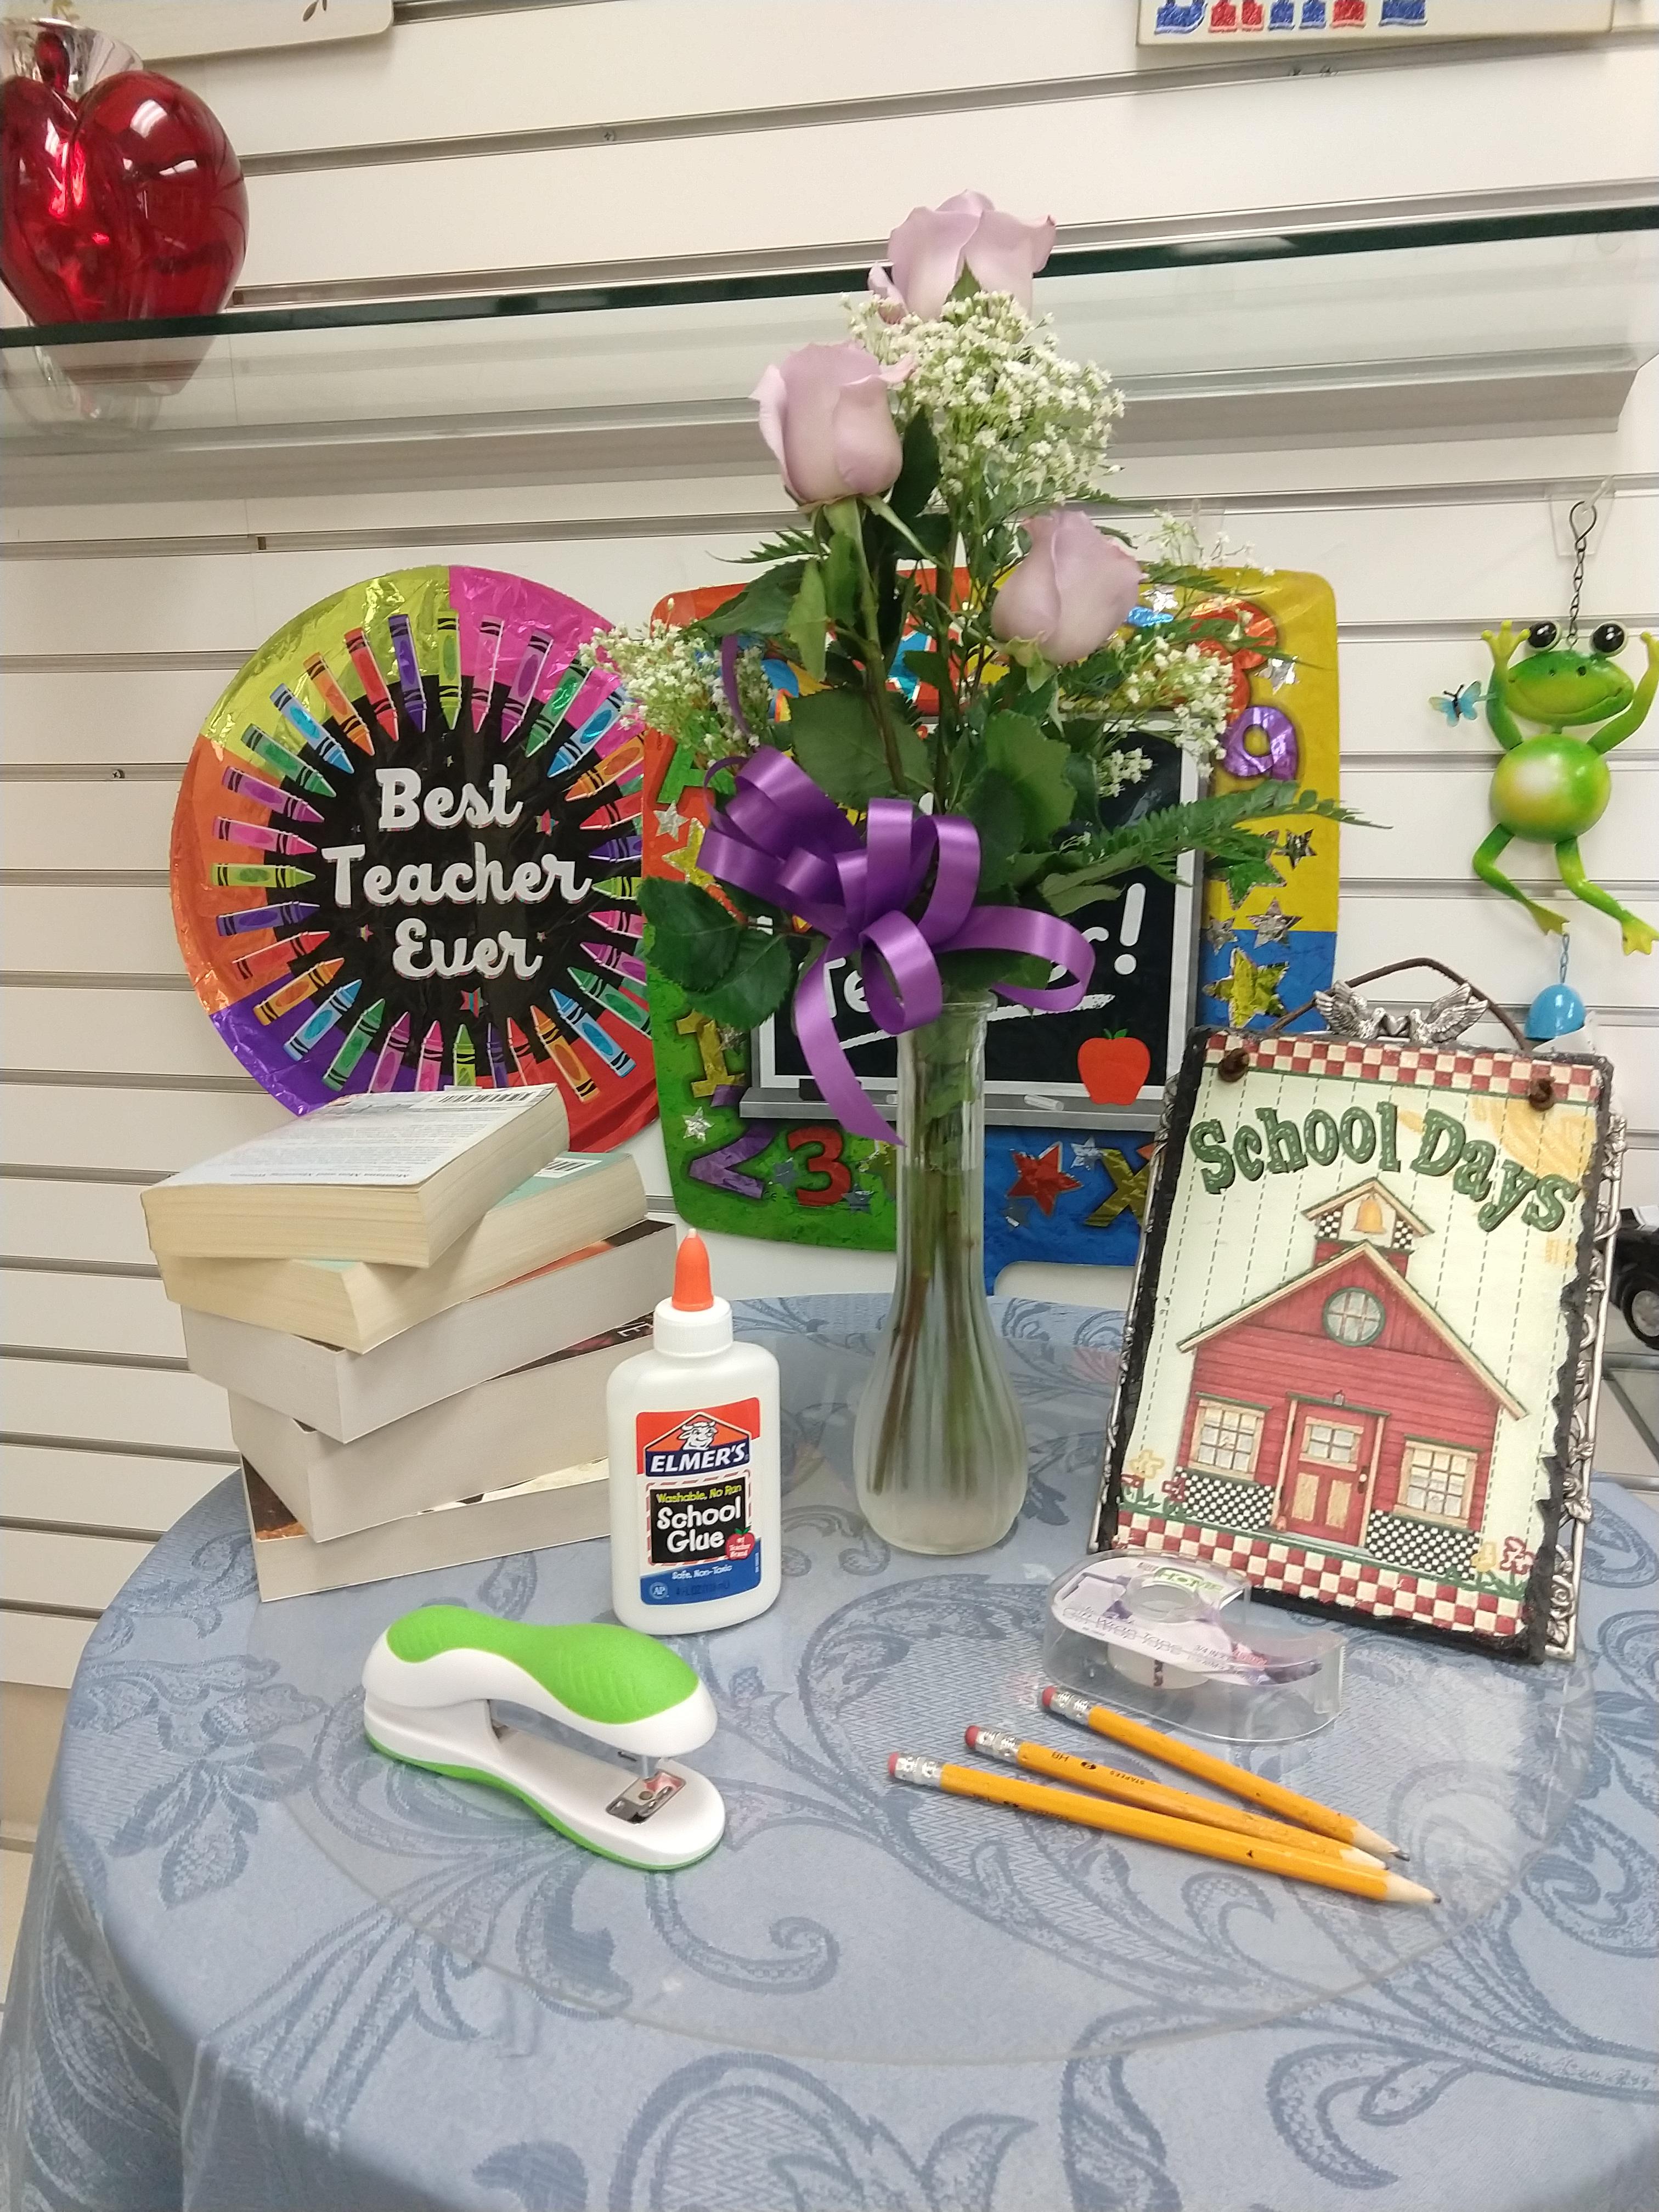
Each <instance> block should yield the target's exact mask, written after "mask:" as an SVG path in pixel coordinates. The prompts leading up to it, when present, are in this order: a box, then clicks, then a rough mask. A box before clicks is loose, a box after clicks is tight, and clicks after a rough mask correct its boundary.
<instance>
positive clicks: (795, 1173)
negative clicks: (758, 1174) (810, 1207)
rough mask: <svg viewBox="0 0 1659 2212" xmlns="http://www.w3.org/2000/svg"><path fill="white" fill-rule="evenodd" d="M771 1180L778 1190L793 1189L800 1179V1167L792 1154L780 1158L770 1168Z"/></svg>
mask: <svg viewBox="0 0 1659 2212" xmlns="http://www.w3.org/2000/svg"><path fill="white" fill-rule="evenodd" d="M772 1180H773V1182H775V1184H776V1185H777V1187H778V1188H779V1189H780V1190H793V1188H795V1186H796V1184H797V1183H798V1182H799V1181H800V1168H799V1164H798V1163H797V1162H796V1160H795V1158H794V1157H793V1154H792V1155H791V1157H790V1158H788V1159H787V1160H780V1161H779V1162H778V1164H777V1165H776V1167H775V1168H774V1169H773V1170H772Z"/></svg>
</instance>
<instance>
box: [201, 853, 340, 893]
mask: <svg viewBox="0 0 1659 2212" xmlns="http://www.w3.org/2000/svg"><path fill="white" fill-rule="evenodd" d="M316 880H317V878H316V877H315V876H314V875H313V873H312V872H311V870H310V869H309V868H272V867H266V866H263V865H262V864H259V863H258V862H255V861H252V860H219V861H216V863H215V864H214V866H212V867H210V869H209V870H208V881H209V883H210V884H212V885H213V886H214V888H215V890H266V891H270V890H276V891H292V890H298V889H299V887H300V885H301V884H314V883H315V882H316Z"/></svg>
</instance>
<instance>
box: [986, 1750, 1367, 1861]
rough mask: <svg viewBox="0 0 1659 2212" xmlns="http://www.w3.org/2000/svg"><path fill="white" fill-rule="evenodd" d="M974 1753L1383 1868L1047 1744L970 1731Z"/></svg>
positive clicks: (1181, 1816) (1128, 1800)
mask: <svg viewBox="0 0 1659 2212" xmlns="http://www.w3.org/2000/svg"><path fill="white" fill-rule="evenodd" d="M963 1737H964V1740H965V1741H966V1742H967V1746H968V1748H969V1751H976V1752H977V1753H979V1755H980V1757H981V1759H1002V1760H1004V1761H1005V1762H1006V1764H1007V1765H1010V1766H1023V1767H1024V1769H1025V1770H1026V1771H1027V1773H1029V1774H1046V1775H1047V1776H1048V1779H1049V1780H1050V1781H1051V1782H1064V1783H1068V1784H1070V1785H1071V1787H1072V1788H1073V1790H1094V1791H1095V1792H1096V1794H1097V1796H1102V1797H1116V1798H1119V1799H1121V1802H1123V1803H1124V1804H1126V1805H1139V1807H1140V1808H1141V1809H1142V1811H1143V1812H1147V1813H1167V1814H1169V1815H1170V1819H1171V1820H1196V1821H1197V1822H1198V1823H1199V1825H1200V1826H1201V1827H1206V1828H1225V1829H1226V1830H1227V1832H1228V1833H1229V1834H1230V1835H1235V1836H1254V1837H1255V1838H1257V1840H1258V1841H1259V1842H1261V1843H1264V1844H1283V1845H1284V1846H1285V1850H1296V1851H1311V1852H1312V1853H1313V1855H1314V1857H1316V1858H1321V1859H1334V1860H1335V1861H1336V1862H1337V1863H1338V1864H1339V1865H1340V1866H1358V1867H1380V1866H1381V1865H1382V1863H1383V1862H1382V1860H1381V1859H1379V1858H1376V1857H1373V1855H1372V1854H1371V1853H1370V1851H1362V1850H1360V1849H1359V1847H1358V1844H1339V1843H1337V1842H1336V1841H1335V1840H1334V1838H1332V1837H1330V1836H1316V1835H1315V1834H1314V1832H1313V1831H1312V1830H1311V1829H1310V1828H1297V1827H1293V1826H1291V1823H1290V1822H1289V1821H1288V1820H1268V1819H1267V1818H1266V1817H1265V1815H1263V1814H1261V1813H1243V1812H1241V1811H1240V1810H1239V1809H1238V1808H1237V1806H1235V1805H1218V1804H1217V1802H1216V1801H1215V1799H1214V1798H1213V1797H1200V1796H1198V1795H1197V1794H1196V1793H1195V1792H1194V1791H1193V1790H1171V1789H1170V1786H1169V1785H1168V1784H1167V1783H1163V1782H1146V1781H1143V1779H1142V1778H1141V1777H1140V1776H1139V1775H1138V1774H1125V1773H1124V1772H1123V1771H1122V1769H1121V1767H1116V1766H1101V1765H1097V1763H1096V1761H1095V1760H1093V1759H1079V1757H1078V1755H1077V1753H1075V1752H1072V1751H1051V1750H1050V1749H1049V1748H1048V1745H1047V1744H1046V1743H1025V1742H1023V1741H1021V1739H1020V1738H1019V1737H1018V1736H1017V1735H1004V1734H1003V1732H1002V1731H1001V1729H985V1728H970V1729H964V1730H963Z"/></svg>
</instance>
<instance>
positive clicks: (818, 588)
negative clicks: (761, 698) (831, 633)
mask: <svg viewBox="0 0 1659 2212" xmlns="http://www.w3.org/2000/svg"><path fill="white" fill-rule="evenodd" d="M828 629H829V608H828V606H827V605H826V604H825V601H824V593H823V569H822V568H820V567H819V565H818V563H817V562H816V561H809V562H807V563H806V564H805V567H804V568H803V569H802V571H801V579H800V588H799V590H798V591H797V592H796V593H795V599H794V604H793V606H792V607H791V608H790V610H789V616H788V619H787V622H786V623H785V624H784V630H783V634H784V635H785V636H786V637H787V639H788V640H789V642H790V643H791V645H793V647H794V648H795V651H796V653H798V654H799V657H800V665H801V666H802V667H803V668H804V669H805V671H806V672H807V674H808V675H809V676H816V677H817V678H820V679H821V678H823V655H824V650H825V647H826V646H827V645H828V643H829V639H828V635H827V631H828Z"/></svg>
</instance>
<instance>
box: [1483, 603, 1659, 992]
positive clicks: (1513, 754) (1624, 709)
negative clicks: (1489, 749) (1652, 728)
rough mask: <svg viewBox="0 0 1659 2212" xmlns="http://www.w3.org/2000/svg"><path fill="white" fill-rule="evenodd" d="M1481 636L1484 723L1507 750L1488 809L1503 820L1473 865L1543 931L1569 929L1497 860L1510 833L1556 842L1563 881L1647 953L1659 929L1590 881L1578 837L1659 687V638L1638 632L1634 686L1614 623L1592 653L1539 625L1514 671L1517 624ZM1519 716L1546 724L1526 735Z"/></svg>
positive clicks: (1631, 945)
mask: <svg viewBox="0 0 1659 2212" xmlns="http://www.w3.org/2000/svg"><path fill="white" fill-rule="evenodd" d="M1481 635H1482V636H1483V637H1484V638H1485V639H1486V643H1487V645H1488V646H1489V647H1491V648H1492V684H1491V686H1490V687H1489V689H1488V690H1487V693H1486V720H1487V721H1488V722H1489V723H1490V724H1491V726H1492V735H1493V736H1494V737H1495V738H1497V740H1498V744H1500V745H1502V747H1503V748H1504V757H1503V759H1502V760H1500V761H1499V762H1498V766H1497V768H1496V769H1494V771H1493V773H1492V813H1493V816H1494V817H1495V818H1496V820H1497V823H1498V827H1497V828H1496V829H1494V830H1493V831H1492V835H1491V836H1490V837H1487V838H1486V839H1485V840H1484V841H1483V842H1482V843H1481V844H1480V846H1479V847H1478V848H1476V851H1475V854H1474V872H1475V873H1476V875H1477V876H1479V877H1480V880H1481V882H1482V883H1483V884H1491V886H1492V889H1493V890H1495V891H1502V892H1503V894H1504V897H1505V898H1512V899H1518V900H1519V901H1520V902H1521V904H1522V906H1523V907H1525V908H1526V909H1527V912H1528V914H1529V915H1531V916H1532V918H1533V920H1534V921H1535V922H1536V923H1537V924H1538V927H1540V928H1541V929H1544V930H1560V929H1565V927H1566V924H1565V921H1563V919H1562V917H1561V916H1560V915H1559V914H1555V913H1553V912H1552V910H1551V909H1550V908H1548V907H1547V906H1540V905H1539V904H1538V903H1537V902H1536V901H1535V900H1533V899H1529V898H1528V896H1527V895H1526V893H1525V892H1524V891H1523V890H1522V889H1521V887H1520V885H1519V884H1515V883H1511V882H1510V878H1508V877H1507V876H1506V875H1505V874H1504V872H1503V871H1502V870H1501V869H1500V868H1499V867H1498V865H1497V862H1498V854H1500V853H1501V852H1502V851H1503V850H1504V847H1505V846H1506V845H1507V844H1508V843H1509V842H1510V839H1511V838H1512V837H1524V838H1526V839H1527V840H1528V842H1530V843H1533V844H1538V845H1553V846H1554V848H1555V865H1556V867H1557V869H1558V870H1559V873H1560V878H1561V881H1562V882H1563V883H1564V884H1565V885H1566V887H1567V889H1568V890H1570V891H1571V893H1572V895H1573V896H1574V897H1575V898H1581V899H1583V901H1584V902H1585V903H1586V905H1588V906H1594V907H1599V908H1601V912H1602V913H1603V914H1610V915H1612V916H1613V920H1614V921H1616V922H1617V923H1618V924H1619V926H1620V931H1621V933H1622V935H1623V939H1624V949H1625V951H1626V952H1650V951H1652V950H1653V944H1654V939H1655V937H1656V935H1659V932H1656V931H1655V930H1654V929H1653V928H1652V927H1650V925H1649V924H1648V923H1647V922H1645V921H1642V920H1640V919H1639V917H1638V916H1637V915H1633V914H1632V912H1631V911H1630V909H1629V908H1628V907H1623V906H1620V903H1619V902H1618V900H1617V899H1616V898H1614V897H1613V895H1612V894H1611V892H1609V891H1604V890H1602V889H1601V885H1600V884H1593V883H1591V882H1590V880H1589V878H1588V877H1587V876H1586V875H1585V873H1584V864H1583V860H1581V859H1580V857H1579V853H1578V840H1579V838H1580V837H1581V836H1583V833H1584V831H1585V830H1586V829H1591V828H1593V827H1594V826H1595V823H1598V822H1599V821H1600V820H1601V817H1602V815H1603V814H1605V813H1606V811H1607V801H1608V800H1609V799H1611V798H1612V796H1613V778H1612V775H1610V774H1609V772H1608V769H1607V758H1606V756H1607V754H1608V753H1610V752H1611V751H1612V750H1613V747H1614V746H1615V745H1621V744H1623V743H1624V742H1625V739H1626V738H1627V737H1629V736H1631V735H1632V732H1634V731H1637V730H1639V729H1640V728H1641V726H1642V724H1643V722H1644V720H1646V717H1647V712H1648V709H1649V708H1650V706H1651V705H1652V704H1653V697H1654V693H1655V691H1656V690H1659V639H1656V638H1655V637H1653V635H1651V634H1650V632H1649V631H1647V630H1644V631H1643V633H1642V642H1643V643H1644V645H1645V646H1646V647H1647V649H1648V665H1647V673H1646V674H1645V675H1644V677H1643V678H1642V681H1641V682H1640V684H1632V681H1631V679H1630V678H1629V677H1628V676H1627V675H1626V673H1625V671H1624V670H1623V669H1622V668H1620V666H1619V665H1618V663H1617V661H1616V660H1615V659H1613V655H1614V654H1615V653H1622V652H1623V651H1624V649H1625V633H1624V631H1623V629H1621V628H1620V625H1619V624H1618V623H1611V622H1609V623H1601V625H1600V627H1599V628H1598V629H1596V630H1595V632H1594V634H1593V635H1592V636H1591V638H1590V648H1591V649H1590V650H1589V652H1586V651H1585V650H1584V648H1583V647H1582V646H1580V645H1579V644H1578V643H1577V641H1576V640H1575V639H1572V638H1569V639H1568V641H1567V642H1566V644H1565V645H1559V644H1558V643H1557V639H1558V637H1559V631H1558V630H1557V628H1556V626H1555V624H1554V623H1552V622H1541V623H1534V624H1533V625H1532V627H1531V628H1530V629H1528V632H1527V643H1528V646H1529V647H1531V648H1532V650H1531V652H1530V653H1529V654H1528V658H1527V659H1525V660H1523V661H1522V662H1521V663H1520V665H1518V666H1516V667H1514V668H1511V667H1510V661H1511V660H1512V659H1514V657H1515V651H1516V647H1517V646H1518V645H1519V644H1520V642H1521V641H1520V638H1519V637H1518V636H1517V635H1516V631H1515V629H1514V628H1513V627H1512V626H1511V624H1510V623H1507V622H1506V623H1504V626H1503V628H1502V629H1500V630H1498V633H1497V635H1495V636H1494V635H1493V634H1492V631H1491V630H1484V631H1482V633H1481ZM1517 714H1519V715H1522V716H1523V717H1524V718H1525V720H1528V721H1529V722H1541V723H1542V724H1543V726H1544V733H1543V734H1542V735H1541V736H1538V737H1534V738H1529V737H1527V736H1526V735H1524V734H1523V732H1522V730H1521V728H1520V727H1519V726H1518V724H1517V723H1516V715H1517ZM1609 718H1610V719H1609ZM1592 722H1599V723H1601V728H1600V729H1599V730H1597V731H1596V732H1595V735H1594V736H1593V737H1578V736H1569V735H1568V734H1567V732H1568V731H1569V729H1570V728H1571V729H1573V730H1577V729H1579V728H1582V727H1583V726H1585V725H1587V724H1589V723H1592Z"/></svg>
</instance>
